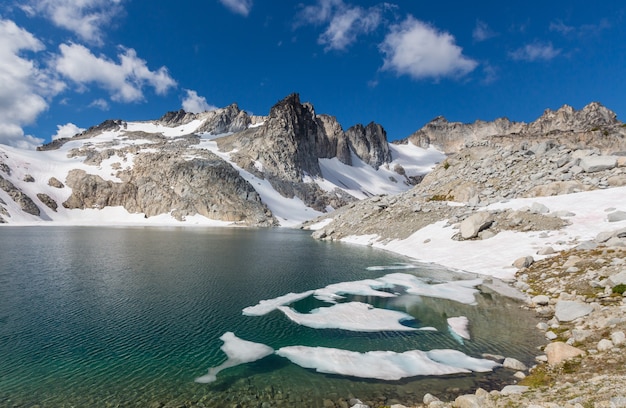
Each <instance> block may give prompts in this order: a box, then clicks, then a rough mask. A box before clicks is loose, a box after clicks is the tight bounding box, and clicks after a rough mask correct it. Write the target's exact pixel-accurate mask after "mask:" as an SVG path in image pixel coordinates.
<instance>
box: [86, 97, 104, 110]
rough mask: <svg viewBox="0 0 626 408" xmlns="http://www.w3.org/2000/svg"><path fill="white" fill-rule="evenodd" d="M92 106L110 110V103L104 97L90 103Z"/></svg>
mask: <svg viewBox="0 0 626 408" xmlns="http://www.w3.org/2000/svg"><path fill="white" fill-rule="evenodd" d="M89 107H90V108H97V109H100V110H102V111H108V110H109V103H108V102H107V101H105V100H104V99H102V98H98V99H96V100H94V101H93V102H91V103H90V104H89Z"/></svg>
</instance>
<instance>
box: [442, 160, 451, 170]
mask: <svg viewBox="0 0 626 408" xmlns="http://www.w3.org/2000/svg"><path fill="white" fill-rule="evenodd" d="M449 168H450V163H448V161H447V160H446V161H444V162H443V169H444V170H448V169H449Z"/></svg>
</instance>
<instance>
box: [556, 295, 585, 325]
mask: <svg viewBox="0 0 626 408" xmlns="http://www.w3.org/2000/svg"><path fill="white" fill-rule="evenodd" d="M592 311H593V306H591V305H588V304H586V303H579V302H576V301H572V300H560V301H558V302H557V303H556V308H555V310H554V315H555V316H556V318H557V319H558V320H559V321H560V322H571V321H572V320H576V319H578V318H579V317H584V316H587V315H588V314H589V313H591V312H592Z"/></svg>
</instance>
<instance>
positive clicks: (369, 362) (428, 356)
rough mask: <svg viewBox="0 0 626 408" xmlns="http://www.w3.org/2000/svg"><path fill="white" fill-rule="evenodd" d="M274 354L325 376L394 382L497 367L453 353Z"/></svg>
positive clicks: (295, 350)
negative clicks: (334, 375) (343, 376)
mask: <svg viewBox="0 0 626 408" xmlns="http://www.w3.org/2000/svg"><path fill="white" fill-rule="evenodd" d="M276 354H278V355H279V356H281V357H285V358H288V359H289V360H290V361H291V362H292V363H294V364H297V365H299V366H301V367H304V368H312V369H315V370H316V371H317V372H320V373H326V374H339V375H345V376H351V377H360V378H372V379H379V380H387V381H395V380H400V379H402V378H406V377H415V376H419V375H424V376H427V375H428V376H430V375H448V374H459V373H470V372H472V371H476V372H487V371H491V370H493V369H494V368H496V367H498V366H500V365H499V364H498V363H496V362H494V361H490V360H483V359H477V358H473V357H470V356H468V355H466V354H464V353H462V352H460V351H455V350H431V351H421V350H410V351H405V352H403V353H396V352H393V351H368V352H366V353H358V352H354V351H348V350H341V349H335V348H325V347H306V346H290V347H283V348H281V349H279V350H278V351H277V352H276Z"/></svg>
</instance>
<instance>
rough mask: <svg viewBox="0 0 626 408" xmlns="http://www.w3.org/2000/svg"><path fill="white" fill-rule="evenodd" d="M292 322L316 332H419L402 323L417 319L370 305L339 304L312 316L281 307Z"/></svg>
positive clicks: (319, 309)
mask: <svg viewBox="0 0 626 408" xmlns="http://www.w3.org/2000/svg"><path fill="white" fill-rule="evenodd" d="M278 309H279V310H281V311H282V312H283V313H285V315H286V316H287V317H288V318H289V319H291V320H292V321H294V322H296V323H298V324H300V325H303V326H307V327H311V328H313V329H342V330H351V331H359V332H377V331H413V330H418V329H416V328H413V327H408V326H404V325H402V324H400V321H402V320H413V316H411V315H409V314H406V313H403V312H397V311H394V310H386V309H379V308H375V307H373V306H371V305H368V304H367V303H361V302H349V303H339V304H336V305H333V306H330V307H320V308H317V309H313V310H311V312H310V313H298V312H296V311H295V310H293V309H292V308H290V307H287V306H279V307H278Z"/></svg>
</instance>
